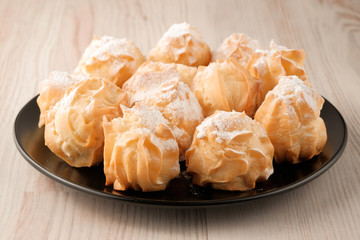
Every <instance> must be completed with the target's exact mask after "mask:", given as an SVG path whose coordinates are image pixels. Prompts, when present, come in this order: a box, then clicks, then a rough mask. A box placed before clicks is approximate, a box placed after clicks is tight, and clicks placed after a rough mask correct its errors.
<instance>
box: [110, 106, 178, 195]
mask: <svg viewBox="0 0 360 240" xmlns="http://www.w3.org/2000/svg"><path fill="white" fill-rule="evenodd" d="M123 112H124V116H123V117H122V118H116V119H113V120H112V121H109V122H108V121H105V122H104V124H103V125H104V133H105V147H104V172H105V176H106V185H113V187H114V189H116V190H121V191H123V190H127V189H129V188H132V189H135V190H142V191H144V192H148V191H160V190H164V189H165V188H166V186H167V184H168V183H169V181H170V180H171V179H173V178H175V177H177V176H178V174H179V173H180V166H179V162H178V157H179V149H178V146H177V143H176V140H175V138H174V135H173V133H172V131H171V130H170V128H169V126H168V121H167V120H166V119H164V118H163V116H162V114H161V113H160V112H159V111H157V110H150V109H149V108H148V107H147V106H145V105H141V104H139V103H137V104H136V105H135V106H134V107H133V108H131V109H128V108H123Z"/></svg>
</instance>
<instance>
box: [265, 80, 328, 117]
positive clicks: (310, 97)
mask: <svg viewBox="0 0 360 240" xmlns="http://www.w3.org/2000/svg"><path fill="white" fill-rule="evenodd" d="M269 94H273V95H275V96H276V97H277V98H278V99H281V100H283V101H284V102H285V103H286V104H289V105H293V104H298V103H300V104H306V105H308V106H309V107H310V108H311V110H312V112H313V113H319V112H320V110H321V107H322V104H321V105H320V106H319V105H318V104H317V103H318V101H319V100H320V101H321V99H322V97H321V95H320V94H319V93H317V92H315V91H314V90H313V89H312V88H310V87H308V86H307V85H306V84H305V83H304V82H303V81H302V80H301V79H300V78H298V77H297V76H282V77H280V79H279V83H278V85H277V86H276V87H275V88H274V89H273V90H272V91H270V92H269ZM322 101H323V100H322Z"/></svg>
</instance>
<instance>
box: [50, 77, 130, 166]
mask: <svg viewBox="0 0 360 240" xmlns="http://www.w3.org/2000/svg"><path fill="white" fill-rule="evenodd" d="M120 104H124V105H127V106H128V105H129V99H128V95H127V93H126V92H124V91H123V90H121V89H120V88H118V87H117V86H116V85H114V84H113V83H111V82H108V81H106V80H103V79H98V78H90V79H88V80H84V81H81V82H78V83H77V84H75V85H73V86H71V87H70V88H68V89H67V90H66V92H65V95H64V96H63V97H62V98H61V100H60V101H58V102H57V103H56V105H55V106H54V107H53V108H52V109H51V110H50V111H48V114H47V118H46V122H45V144H46V145H47V146H48V147H49V149H50V150H51V151H52V152H53V153H55V154H56V155H57V156H59V157H60V158H62V159H63V160H65V161H66V162H67V163H68V164H69V165H71V166H74V167H85V166H87V167H90V166H93V165H96V164H98V163H100V162H101V161H102V159H103V157H102V153H103V144H104V134H103V128H102V121H103V117H106V118H107V119H112V118H115V117H119V116H121V114H122V112H121V109H120Z"/></svg>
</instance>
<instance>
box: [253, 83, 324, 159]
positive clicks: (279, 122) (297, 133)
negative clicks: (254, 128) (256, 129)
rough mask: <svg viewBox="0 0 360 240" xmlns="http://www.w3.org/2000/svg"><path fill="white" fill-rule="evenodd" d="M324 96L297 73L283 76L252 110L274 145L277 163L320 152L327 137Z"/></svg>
mask: <svg viewBox="0 0 360 240" xmlns="http://www.w3.org/2000/svg"><path fill="white" fill-rule="evenodd" d="M323 103H324V99H323V98H322V97H321V95H320V94H319V93H317V92H315V91H314V90H313V89H312V88H311V87H309V86H307V85H306V84H305V83H304V82H303V81H302V80H301V79H300V78H298V77H297V76H283V77H281V78H280V80H279V83H278V85H277V86H276V87H275V88H274V89H273V90H271V91H269V92H268V94H267V95H266V98H265V100H264V102H263V103H262V104H261V106H260V107H259V109H258V111H257V112H256V114H255V120H256V121H258V122H259V123H261V125H262V126H263V127H264V128H265V130H266V131H267V133H268V135H269V138H270V140H271V142H272V144H273V145H274V148H275V155H274V158H275V161H276V162H277V163H282V162H289V163H299V162H302V161H305V160H308V159H311V158H312V157H313V156H315V155H318V154H320V153H321V151H322V149H323V147H324V145H325V143H326V139H327V134H326V127H325V124H324V121H323V119H322V118H321V117H320V110H321V108H322V106H323Z"/></svg>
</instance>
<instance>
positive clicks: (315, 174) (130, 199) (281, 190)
mask: <svg viewBox="0 0 360 240" xmlns="http://www.w3.org/2000/svg"><path fill="white" fill-rule="evenodd" d="M38 96H39V94H38V95H36V96H35V97H33V98H31V99H30V100H29V101H28V102H27V103H26V104H25V105H24V106H23V107H22V108H21V110H20V111H19V112H18V114H17V115H16V118H15V121H14V125H13V139H14V142H15V145H16V147H17V149H18V151H19V152H20V154H21V155H22V157H23V158H25V160H26V161H27V162H28V163H29V164H30V165H31V166H33V167H34V168H35V169H37V170H38V171H39V172H41V173H42V174H44V175H45V176H47V177H49V178H51V179H53V180H55V181H57V182H59V183H61V184H63V185H65V186H67V187H70V188H72V189H75V190H79V191H81V192H85V193H87V194H91V195H95V196H99V197H104V198H110V199H116V200H120V201H125V202H128V203H136V204H141V205H148V206H149V205H151V206H158V207H161V206H164V207H166V206H171V207H211V206H220V205H224V206H227V205H230V204H236V203H242V202H248V201H251V200H256V199H261V198H265V197H271V196H276V195H279V194H282V193H285V192H289V191H292V190H294V189H296V188H298V187H301V186H303V185H305V184H307V183H309V182H311V181H313V180H314V179H316V178H317V177H319V176H320V175H321V174H323V173H324V172H326V171H327V170H328V169H329V168H330V167H331V166H333V165H334V164H335V162H337V160H338V159H339V157H340V156H341V154H342V153H343V152H344V150H345V147H346V145H347V141H348V130H347V125H346V122H345V120H344V118H343V116H342V115H341V113H340V112H339V110H338V109H337V108H336V107H335V106H334V105H333V104H332V103H331V102H330V101H328V100H327V99H326V98H324V97H323V98H324V100H325V102H327V103H329V104H330V106H331V107H332V108H333V109H334V110H335V111H336V113H337V115H338V116H339V118H340V120H341V122H342V124H343V127H344V137H343V139H342V142H341V145H340V148H339V149H337V151H336V152H335V154H334V156H333V157H332V158H331V159H330V160H329V161H328V162H326V163H325V164H324V165H323V166H322V167H321V168H320V169H318V170H316V171H315V172H312V173H311V174H309V175H308V176H307V177H306V178H305V179H302V180H297V181H295V182H293V183H291V184H288V185H284V186H281V187H280V188H277V189H276V190H271V191H269V192H264V193H260V194H256V195H253V196H246V197H242V198H230V199H224V200H199V201H196V200H192V201H177V200H174V201H168V200H156V199H142V198H134V197H126V196H121V195H116V194H112V193H108V192H104V191H99V190H96V189H92V188H90V187H85V186H82V185H79V184H76V183H73V182H71V181H68V180H66V179H64V178H62V177H60V176H57V175H56V174H54V173H52V172H51V171H48V170H47V169H45V168H44V167H43V166H42V165H40V164H39V163H37V162H36V161H35V160H34V159H32V158H31V156H30V155H29V154H28V153H27V152H26V151H25V150H24V149H23V147H22V146H21V145H20V143H19V141H18V138H17V136H18V130H17V126H18V122H19V121H20V116H21V115H22V113H23V112H24V111H25V109H26V107H27V106H28V105H30V104H31V103H32V102H33V101H35V102H36V99H37V97H38Z"/></svg>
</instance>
